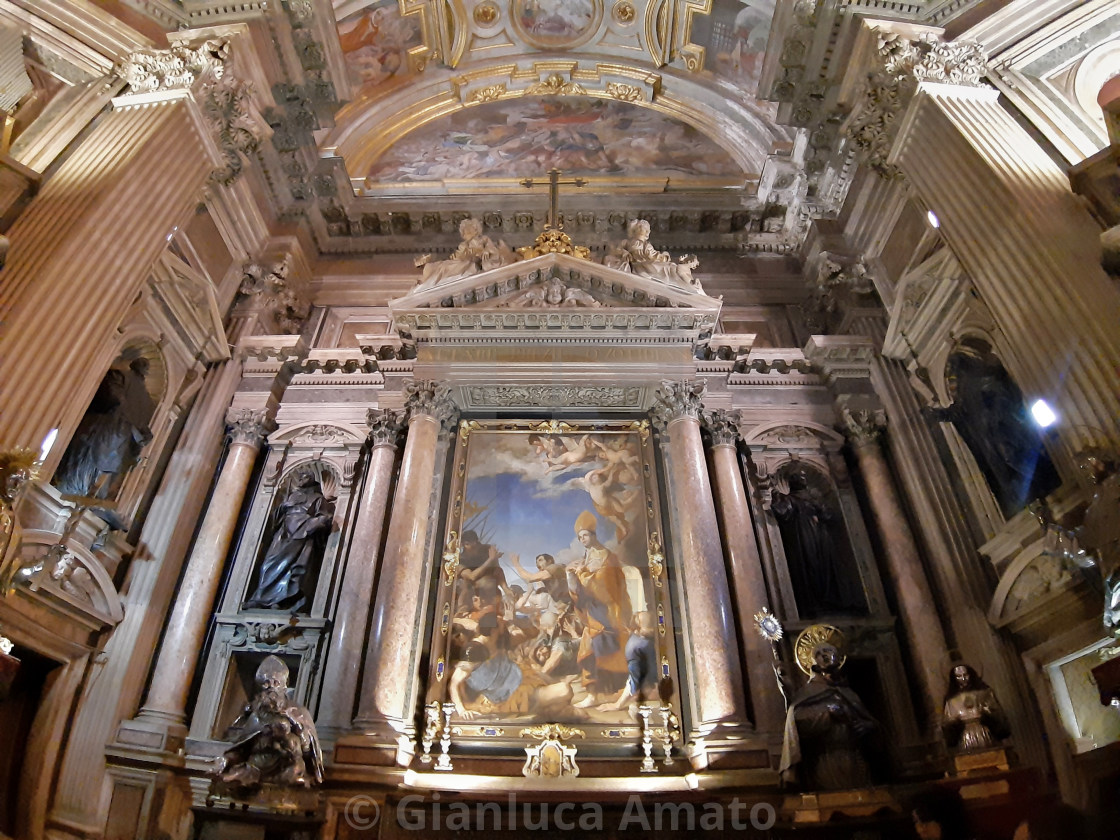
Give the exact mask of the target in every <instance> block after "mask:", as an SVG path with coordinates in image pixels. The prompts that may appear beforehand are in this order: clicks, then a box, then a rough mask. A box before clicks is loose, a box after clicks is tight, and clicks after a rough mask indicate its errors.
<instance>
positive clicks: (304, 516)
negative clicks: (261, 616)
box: [245, 469, 334, 613]
mask: <svg viewBox="0 0 1120 840" xmlns="http://www.w3.org/2000/svg"><path fill="white" fill-rule="evenodd" d="M333 521H334V504H333V503H332V502H330V501H328V500H327V499H326V498H325V497H324V496H323V488H322V487H321V486H320V484H319V478H318V476H317V475H316V474H315V472H314V471H313V470H311V469H305V470H302V471H301V472H300V473H299V474H298V477H297V479H296V482H295V486H294V487H292V488H291V489H290V490H288V492H287V494H286V495H285V496H284V499H283V500H282V501H281V502H280V505H279V507H277V509H276V513H275V515H274V531H273V537H272V542H271V544H270V545H269V547H268V551H267V552H266V553H265V556H264V560H262V561H261V570H260V574H259V576H258V579H257V588H256V591H255V592H253V594H252V596H250V598H249V600H247V601H246V602H245V609H263V610H289V611H291V612H293V613H294V612H299V611H300V610H302V609H304V607H305V606H306V605H307V601H308V594H307V592H306V591H305V584H304V582H305V579H307V578H310V577H311V576H313V575H314V572H315V569H316V568H317V566H318V564H319V561H320V560H321V559H322V555H323V546H324V543H325V540H326V536H327V534H328V533H329V532H330V528H331V523H332V522H333Z"/></svg>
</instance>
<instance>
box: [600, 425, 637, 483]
mask: <svg viewBox="0 0 1120 840" xmlns="http://www.w3.org/2000/svg"><path fill="white" fill-rule="evenodd" d="M591 443H592V444H594V445H595V447H596V448H597V449H598V450H599V455H598V457H599V460H601V461H605V462H606V469H607V470H608V471H609V478H610V482H611V483H614V482H617V483H619V484H626V485H635V484H638V483H639V481H640V480H641V458H639V457H638V453H636V452H635V451H634V450H632V449H631V448H630V447H629V446H627V445H626V439H625V438H622V437H618V438H616V439H615V440H614V441H613V442H612V443H609V444H608V443H604V442H603V441H601V440H597V439H592V441H591Z"/></svg>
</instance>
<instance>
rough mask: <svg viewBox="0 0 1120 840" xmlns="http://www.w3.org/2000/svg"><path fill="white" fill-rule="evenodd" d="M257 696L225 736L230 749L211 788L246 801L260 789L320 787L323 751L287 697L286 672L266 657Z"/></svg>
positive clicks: (307, 719)
mask: <svg viewBox="0 0 1120 840" xmlns="http://www.w3.org/2000/svg"><path fill="white" fill-rule="evenodd" d="M256 685H257V693H256V694H255V695H253V699H252V700H250V701H249V703H248V705H246V706H245V709H244V710H243V711H242V712H241V715H240V716H239V717H238V718H237V720H235V721H234V722H233V723H232V724H231V725H230V727H229V729H227V730H226V734H225V739H224V740H226V741H232V742H233V746H231V747H230V748H229V749H228V750H226V752H225V754H224V755H223V756H222V758H221V759H219V762H218V767H217V769H216V770H215V771H214V777H215V786H216V787H217V788H218V789H219V790H221V789H223V788H224V789H225V790H226V791H229V792H232V793H233V794H234V795H247V794H252V793H255V792H256V791H258V790H259V789H260V788H261V787H262V786H265V785H274V786H277V787H303V788H308V787H312V786H314V785H318V784H319V783H321V782H322V781H323V751H322V749H321V748H320V746H319V736H318V735H317V734H316V732H315V723H314V721H313V720H312V718H311V713H310V712H309V711H308V710H307V709H305V708H304V707H303V706H300V705H299V704H298V703H293V702H292V701H291V699H290V698H289V696H288V666H287V665H285V664H284V663H283V661H282V660H281V659H280V658H279V657H276V656H267V657H265V659H264V661H263V662H261V664H260V667H258V668H257V674H256Z"/></svg>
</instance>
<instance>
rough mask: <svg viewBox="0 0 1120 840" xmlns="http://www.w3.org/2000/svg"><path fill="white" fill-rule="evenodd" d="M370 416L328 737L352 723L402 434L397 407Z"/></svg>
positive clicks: (322, 714)
mask: <svg viewBox="0 0 1120 840" xmlns="http://www.w3.org/2000/svg"><path fill="white" fill-rule="evenodd" d="M366 419H367V422H368V423H369V427H370V433H369V445H370V451H369V459H368V461H367V464H366V476H365V484H364V485H363V487H362V498H361V502H360V503H359V506H358V514H357V515H358V521H357V524H356V525H355V526H354V537H353V539H352V540H351V542H350V552H349V556H348V557H347V560H346V571H345V572H344V574H343V578H342V586H341V591H340V592H339V596H338V607H337V609H336V610H335V615H334V629H333V631H332V633H331V643H330V650H329V651H328V652H327V665H326V670H325V671H324V672H323V699H322V701H321V702H320V704H319V719H318V721H317V722H316V723H317V725H318V728H319V734H320V735H325V736H327V737H330V735H331V734H332V730H334V731H337V730H338V729H340V728H343V727H345V728H349V726H350V721H351V718H352V717H353V714H354V702H355V699H356V697H357V693H358V681H359V678H360V676H361V671H362V651H363V649H364V648H365V642H366V628H367V625H368V624H369V614H370V607H371V605H372V597H371V596H372V593H373V583H374V580H375V579H376V577H377V566H378V562H379V561H380V559H381V554H380V552H381V537H382V535H383V533H384V526H385V512H386V510H387V509H388V506H389V490H390V488H391V487H392V482H393V465H394V463H396V459H397V441H398V439H399V438H400V434H401V418H400V417H399V416H398V415H397V414H395V413H394V412H391V411H382V410H375V409H371V410H370V411H369V413H368V414H367V418H366Z"/></svg>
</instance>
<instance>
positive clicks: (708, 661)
mask: <svg viewBox="0 0 1120 840" xmlns="http://www.w3.org/2000/svg"><path fill="white" fill-rule="evenodd" d="M703 393H704V385H703V383H691V382H672V381H665V382H662V383H661V388H660V390H659V391H658V395H657V399H656V401H655V403H654V406H653V409H652V411H653V416H654V422H655V424H656V425H657V428H658V430H659V432H660V433H661V444H662V447H663V451H664V454H665V459H666V465H665V466H666V469H665V482H666V485H667V489H668V491H669V499H670V521H671V525H672V528H673V538H674V543H675V545H676V546H677V547H678V550H679V552H680V554H679V556H678V557H677V564H676V572H677V581H678V583H679V587H680V588H679V591H680V593H681V617H682V624H683V625H684V628H683V629H684V634H685V645H684V649H683V650H682V656H683V657H684V658H685V660H686V667H687V668H688V673H689V676H690V680H691V681H692V682H693V689H694V690H693V692H692V705H693V711H692V716H693V720H692V721H691V727H690V728H691V730H692V732H690V733H689V734H690V736H691V737H693V738H698V739H703V738H704V737H705V736H706V735H707V734H709V733H714V731H715V730H716V728H717V727H719V726H720V725H721V724H727V725H729V726H736V725H741V724H743V723H744V722H745V720H746V714H745V711H744V703H743V675H742V670H741V668H740V667H739V655H738V650H739V645H738V641H737V639H736V634H735V617H734V615H733V614H732V610H731V593H730V592H729V590H728V586H727V570H726V567H725V565H724V559H723V547H722V545H721V544H720V539H719V525H718V523H717V522H716V507H715V500H714V498H713V496H712V488H711V485H710V484H709V481H708V465H707V460H706V459H705V457H704V444H703V441H702V440H701V437H700V412H701V409H702V404H701V398H702V396H703Z"/></svg>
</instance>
